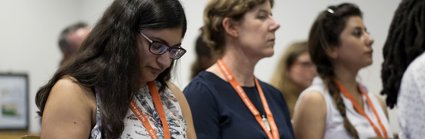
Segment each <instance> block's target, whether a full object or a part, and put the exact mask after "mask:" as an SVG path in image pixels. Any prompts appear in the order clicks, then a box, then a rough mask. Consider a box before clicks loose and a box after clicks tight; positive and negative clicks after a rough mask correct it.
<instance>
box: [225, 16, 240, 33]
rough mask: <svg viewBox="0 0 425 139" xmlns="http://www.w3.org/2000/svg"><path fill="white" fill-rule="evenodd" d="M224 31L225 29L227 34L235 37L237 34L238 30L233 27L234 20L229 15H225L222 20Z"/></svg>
mask: <svg viewBox="0 0 425 139" xmlns="http://www.w3.org/2000/svg"><path fill="white" fill-rule="evenodd" d="M222 25H223V28H224V31H226V33H227V34H229V36H232V37H237V36H238V35H239V33H238V31H237V30H236V28H235V25H234V22H233V20H232V19H230V18H229V17H225V18H224V19H223V22H222Z"/></svg>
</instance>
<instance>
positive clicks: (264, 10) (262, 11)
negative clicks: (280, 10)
mask: <svg viewBox="0 0 425 139" xmlns="http://www.w3.org/2000/svg"><path fill="white" fill-rule="evenodd" d="M258 13H267V14H270V15H272V16H273V13H272V12H269V11H268V10H266V9H259V10H258Z"/></svg>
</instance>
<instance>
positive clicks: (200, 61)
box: [190, 34, 216, 79]
mask: <svg viewBox="0 0 425 139" xmlns="http://www.w3.org/2000/svg"><path fill="white" fill-rule="evenodd" d="M195 54H196V58H195V62H194V63H193V64H192V73H191V75H190V78H191V79H193V78H194V77H195V76H196V75H198V73H199V72H201V71H204V70H206V69H207V68H208V67H210V66H211V65H213V64H214V62H215V61H216V58H215V57H214V55H213V52H212V50H211V48H210V47H208V46H207V44H206V43H205V41H204V40H202V34H200V35H199V36H198V38H196V42H195Z"/></svg>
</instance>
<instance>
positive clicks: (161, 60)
mask: <svg viewBox="0 0 425 139" xmlns="http://www.w3.org/2000/svg"><path fill="white" fill-rule="evenodd" d="M157 62H158V65H159V66H160V67H161V68H167V67H169V66H170V65H171V62H172V59H171V58H170V52H168V51H167V52H165V53H164V54H162V55H158V57H157Z"/></svg>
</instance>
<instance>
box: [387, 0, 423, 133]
mask: <svg viewBox="0 0 425 139" xmlns="http://www.w3.org/2000/svg"><path fill="white" fill-rule="evenodd" d="M424 51H425V1H423V0H403V1H401V3H400V5H399V6H398V8H397V10H396V11H395V13H394V17H393V20H392V22H391V26H390V29H389V32H388V36H387V40H386V42H385V44H384V62H383V63H382V71H381V76H382V83H383V90H382V92H381V94H384V95H387V99H386V102H387V105H388V106H389V107H390V108H394V107H395V106H397V108H398V110H399V111H398V124H399V126H400V132H399V137H400V138H401V139H419V138H423V137H425V74H424V73H425V54H424Z"/></svg>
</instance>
